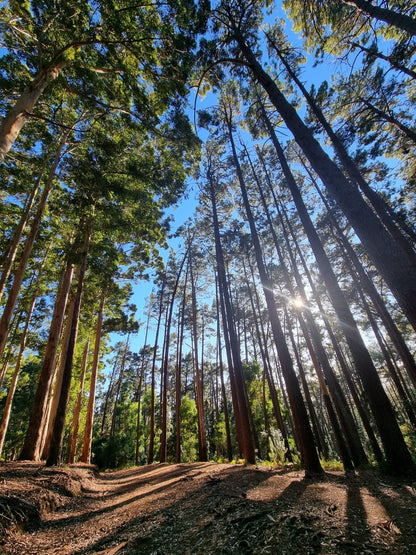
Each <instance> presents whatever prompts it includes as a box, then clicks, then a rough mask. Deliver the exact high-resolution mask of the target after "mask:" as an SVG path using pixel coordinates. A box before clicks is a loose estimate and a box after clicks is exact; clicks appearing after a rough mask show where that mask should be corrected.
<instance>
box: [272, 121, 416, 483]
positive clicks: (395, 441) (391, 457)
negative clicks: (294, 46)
mask: <svg viewBox="0 0 416 555" xmlns="http://www.w3.org/2000/svg"><path fill="white" fill-rule="evenodd" d="M266 123H267V126H268V130H269V133H270V136H271V138H272V141H273V145H274V146H275V149H276V152H277V155H278V158H279V162H280V165H281V167H282V170H283V174H284V176H285V180H286V185H287V187H288V188H289V190H290V192H291V195H292V198H293V201H294V202H295V205H296V208H297V211H298V214H299V217H300V219H301V221H302V225H303V228H304V230H305V233H306V235H307V237H308V240H309V243H310V245H311V247H312V250H313V252H314V255H315V258H316V260H317V263H318V267H319V271H320V275H321V277H322V280H323V282H324V283H325V285H326V288H327V290H328V294H329V296H330V298H331V301H332V304H333V307H334V310H335V312H336V314H337V318H338V320H339V322H340V323H341V325H342V331H343V333H344V336H345V339H346V341H347V344H348V347H349V349H350V352H351V355H352V357H353V359H354V366H355V368H356V370H357V373H358V374H359V376H360V378H361V380H362V382H363V385H364V388H365V391H366V394H367V396H368V400H369V402H370V405H371V409H372V412H373V414H374V418H375V420H376V423H377V427H378V429H379V432H380V436H381V439H382V441H383V446H384V450H385V454H386V460H387V465H388V466H389V469H390V471H391V472H395V471H396V472H397V469H398V468H401V469H402V471H403V472H412V471H413V468H414V464H413V462H412V459H411V456H410V453H409V451H408V449H407V446H406V444H405V442H404V439H403V435H402V433H401V431H400V428H399V426H398V424H397V421H396V418H395V414H394V411H393V408H392V406H391V404H390V401H389V399H388V397H387V395H386V392H385V391H384V389H383V386H382V384H381V381H380V378H379V376H378V374H377V370H376V368H375V367H374V364H373V361H372V359H371V357H370V354H369V353H368V350H367V348H366V346H365V344H364V342H363V340H362V338H361V335H360V333H359V331H358V328H357V325H356V322H355V320H354V317H353V315H352V313H351V310H350V308H349V306H348V303H347V302H346V300H345V297H344V295H343V293H342V291H341V289H340V287H339V285H338V281H337V278H336V276H335V274H334V272H333V270H332V267H331V265H330V263H329V260H328V258H327V256H326V253H325V251H324V249H323V247H322V244H321V241H320V239H319V236H318V234H317V232H316V230H315V227H314V226H313V223H312V221H311V219H310V216H309V214H308V211H307V209H306V206H305V204H304V203H303V199H302V197H301V194H300V192H299V189H298V187H297V185H296V182H295V180H294V178H293V175H292V173H291V171H290V169H289V166H288V164H287V161H286V158H285V156H284V153H283V150H282V148H281V146H280V144H279V142H278V140H277V136H276V134H275V132H274V130H273V128H272V127H271V124H270V121H269V120H268V119H267V120H266Z"/></svg>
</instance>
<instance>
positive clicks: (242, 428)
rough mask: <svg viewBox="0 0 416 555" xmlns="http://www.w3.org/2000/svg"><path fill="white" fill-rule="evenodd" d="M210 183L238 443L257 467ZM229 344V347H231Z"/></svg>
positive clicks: (211, 184)
mask: <svg viewBox="0 0 416 555" xmlns="http://www.w3.org/2000/svg"><path fill="white" fill-rule="evenodd" d="M207 177H208V181H209V185H210V197H211V204H212V214H213V223H214V236H215V253H216V264H217V273H218V285H219V292H220V299H221V303H223V304H222V305H221V306H222V312H223V314H222V316H223V318H222V319H223V325H224V337H225V341H226V348H227V353H228V355H229V361H228V363H229V370H230V380H231V387H232V394H233V405H234V415H235V421H236V432H237V438H238V444H239V448H240V450H241V452H242V453H243V455H244V458H245V459H246V461H247V462H248V463H249V464H255V462H256V454H255V451H254V444H253V438H252V437H251V434H250V421H249V416H248V410H247V406H246V396H245V393H244V392H245V387H246V386H245V381H244V375H243V368H242V364H241V356H240V349H239V345H238V340H237V334H236V332H235V327H234V322H233V317H232V307H231V301H230V297H229V292H228V288H227V279H226V274H225V262H224V255H223V251H222V246H221V239H220V232H219V222H218V213H217V205H216V199H215V189H214V179H213V176H212V174H211V170H210V169H209V171H208V175H207ZM227 341H228V342H229V345H228V347H227Z"/></svg>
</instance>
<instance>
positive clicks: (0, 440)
mask: <svg viewBox="0 0 416 555" xmlns="http://www.w3.org/2000/svg"><path fill="white" fill-rule="evenodd" d="M39 276H40V270H39V273H38V278H39ZM37 294H38V291H37V287H36V289H35V292H34V294H33V297H32V302H31V303H30V307H29V310H28V313H27V317H26V323H25V327H24V330H23V333H22V339H21V343H20V350H19V354H18V356H17V361H16V366H15V369H14V373H13V377H12V381H11V383H10V386H9V391H8V392H7V398H6V404H5V406H4V410H3V418H2V421H1V424H0V457H1V452H2V450H3V444H4V439H5V437H6V433H7V428H8V425H9V420H10V413H11V410H12V403H13V397H14V393H15V391H16V386H17V380H18V378H19V373H20V368H21V365H22V360H23V354H24V351H25V348H26V339H27V334H28V331H29V325H30V319H31V317H32V314H33V309H34V308H35V303H36V300H37Z"/></svg>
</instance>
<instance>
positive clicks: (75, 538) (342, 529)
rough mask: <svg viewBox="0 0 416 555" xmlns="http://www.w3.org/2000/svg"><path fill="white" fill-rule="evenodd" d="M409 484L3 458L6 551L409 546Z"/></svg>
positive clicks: (413, 498)
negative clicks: (98, 468)
mask: <svg viewBox="0 0 416 555" xmlns="http://www.w3.org/2000/svg"><path fill="white" fill-rule="evenodd" d="M414 485H415V484H412V483H411V482H406V481H401V480H392V479H387V478H381V477H379V476H378V475H376V474H375V473H372V472H366V473H363V474H360V475H359V476H358V475H351V476H345V475H344V474H343V473H335V472H331V473H328V474H327V475H326V477H325V479H324V480H319V481H314V480H310V479H305V478H304V476H303V473H302V472H289V473H283V472H282V471H277V470H274V469H273V470H271V469H266V468H261V467H259V468H257V467H244V466H242V465H229V464H214V463H194V464H180V465H152V466H149V467H141V468H134V469H129V470H122V471H118V472H113V473H102V474H98V473H96V472H95V471H94V470H93V469H92V468H91V467H85V466H79V465H75V466H71V467H69V468H68V467H65V468H64V467H62V468H52V469H51V468H45V467H44V466H42V465H36V464H33V463H17V462H12V463H5V464H2V465H1V466H0V553H4V554H10V555H12V554H13V555H22V554H27V555H32V554H33V555H34V554H36V555H37V554H39V555H40V554H42V555H43V554H45V555H46V554H48V555H49V554H71V555H84V554H85V555H87V554H90V553H95V554H97V553H102V554H104V553H105V554H107V555H115V554H116V553H117V554H120V555H128V554H129V555H130V554H134V553H140V554H154V555H156V554H160V555H162V554H163V555H164V554H172V555H176V554H180V555H182V554H204V555H205V554H228V553H238V554H243V553H255V554H261V553H270V554H282V555H284V554H287V555H295V554H296V555H298V554H301V553H302V554H307V553H311V554H312V553H325V554H337V555H338V554H340V553H348V554H354V555H355V554H357V553H363V554H371V553H389V554H397V555H399V554H400V555H405V554H409V555H411V554H412V555H413V554H415V553H416V492H415V489H414ZM25 502H26V504H25Z"/></svg>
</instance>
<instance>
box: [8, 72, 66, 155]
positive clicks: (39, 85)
mask: <svg viewBox="0 0 416 555" xmlns="http://www.w3.org/2000/svg"><path fill="white" fill-rule="evenodd" d="M63 67H64V63H63V62H60V63H55V64H54V65H49V66H46V67H44V68H42V69H41V70H39V71H38V73H37V74H36V75H35V78H34V79H33V81H32V82H31V83H30V84H29V85H28V86H27V87H26V88H25V90H24V91H23V93H22V94H21V96H20V97H19V98H18V99H17V102H16V104H15V105H14V106H13V107H12V108H11V109H10V110H9V111H8V112H7V114H6V115H5V116H4V118H3V120H2V122H1V124H0V163H1V162H3V160H4V157H5V156H6V154H7V153H8V152H9V150H10V148H11V147H12V145H13V143H14V141H15V140H16V138H17V136H18V134H19V133H20V130H21V129H22V127H23V125H24V124H25V123H26V121H27V120H28V119H29V118H30V115H31V112H32V110H33V108H34V107H35V105H36V103H37V101H38V100H39V98H40V96H41V95H42V93H43V91H44V90H45V88H46V87H47V85H48V84H49V83H51V82H52V81H54V80H55V79H56V78H57V77H58V75H59V74H60V72H61V71H62V69H63Z"/></svg>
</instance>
